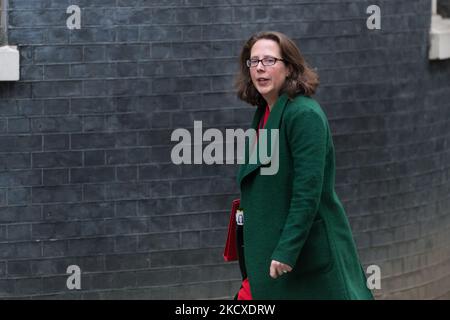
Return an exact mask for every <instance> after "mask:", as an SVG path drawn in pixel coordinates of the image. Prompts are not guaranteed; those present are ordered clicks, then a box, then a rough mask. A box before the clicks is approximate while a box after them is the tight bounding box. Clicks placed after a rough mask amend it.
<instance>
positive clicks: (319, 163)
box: [235, 32, 373, 300]
mask: <svg viewBox="0 0 450 320" xmlns="http://www.w3.org/2000/svg"><path fill="white" fill-rule="evenodd" d="M318 84H319V81H318V76H317V74H316V73H315V72H314V71H313V70H312V69H310V68H309V67H308V65H307V64H306V62H305V60H304V58H303V57H302V55H301V53H300V51H299V49H298V48H297V46H296V45H295V43H294V42H293V41H292V40H290V39H289V38H288V37H286V36H285V35H284V34H282V33H278V32H262V33H259V34H256V35H254V36H252V37H251V38H250V39H249V40H248V41H247V42H246V44H245V45H244V47H243V49H242V52H241V55H240V74H239V76H238V81H237V88H238V96H239V98H240V99H242V100H243V101H246V102H248V103H249V104H251V105H255V106H257V108H256V111H255V114H254V117H253V122H252V128H253V129H255V130H259V128H264V129H266V130H267V131H270V130H272V129H277V130H278V133H279V134H278V157H277V161H279V164H278V171H277V172H276V174H272V175H268V174H266V175H264V174H261V173H260V170H261V169H262V167H266V165H262V164H261V163H260V162H259V161H258V162H257V164H256V165H255V164H249V163H248V152H249V151H248V145H246V151H245V152H246V163H244V164H242V165H241V166H240V168H239V173H238V176H237V181H238V184H239V186H240V190H241V203H240V207H241V209H242V211H243V225H242V226H241V227H239V228H238V237H237V239H238V242H239V239H241V240H240V241H241V244H240V246H239V250H238V251H239V252H240V257H239V260H240V266H241V271H242V276H243V283H242V285H241V288H240V290H239V292H238V293H237V294H236V297H235V299H238V300H240V299H373V296H372V293H371V292H370V290H369V289H368V288H367V286H366V276H365V273H364V270H363V268H362V266H361V264H360V262H359V258H358V254H357V250H356V246H355V244H354V241H353V238H352V234H351V229H350V225H349V223H348V220H347V218H346V214H345V211H344V208H343V206H342V204H341V202H340V200H339V198H338V196H337V195H336V193H335V189H334V182H335V181H334V180H335V155H334V146H333V141H332V137H331V131H330V128H329V124H328V120H327V118H326V116H325V114H324V112H323V111H322V109H321V107H320V106H319V104H318V103H317V102H316V101H315V100H314V99H312V98H311V96H312V95H313V94H314V92H315V90H316V88H317V86H318ZM267 136H270V132H269V133H268V134H267ZM258 144H259V142H258V141H257V142H256V145H258ZM272 156H273V155H272ZM272 160H273V159H272ZM244 248H245V250H244Z"/></svg>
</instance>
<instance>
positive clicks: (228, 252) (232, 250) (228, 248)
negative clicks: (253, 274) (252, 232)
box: [223, 199, 241, 261]
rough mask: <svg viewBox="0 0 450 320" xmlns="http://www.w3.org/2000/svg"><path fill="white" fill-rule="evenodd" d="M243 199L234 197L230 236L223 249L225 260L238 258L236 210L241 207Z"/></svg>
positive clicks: (229, 229) (229, 227)
mask: <svg viewBox="0 0 450 320" xmlns="http://www.w3.org/2000/svg"><path fill="white" fill-rule="evenodd" d="M240 204H241V199H234V200H233V202H232V206H231V213H230V223H229V224H228V236H227V242H226V243H225V250H224V251H223V258H224V259H225V261H235V260H238V254H237V244H236V211H237V210H238V209H239V206H240Z"/></svg>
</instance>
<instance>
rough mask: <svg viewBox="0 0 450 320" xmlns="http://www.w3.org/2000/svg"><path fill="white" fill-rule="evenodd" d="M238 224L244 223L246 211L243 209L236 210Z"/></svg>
mask: <svg viewBox="0 0 450 320" xmlns="http://www.w3.org/2000/svg"><path fill="white" fill-rule="evenodd" d="M236 224H237V225H238V226H242V225H244V211H241V210H237V211H236Z"/></svg>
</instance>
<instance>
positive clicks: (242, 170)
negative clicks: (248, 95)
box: [237, 93, 289, 185]
mask: <svg viewBox="0 0 450 320" xmlns="http://www.w3.org/2000/svg"><path fill="white" fill-rule="evenodd" d="M288 100H289V98H288V96H287V94H286V93H284V94H282V95H281V96H279V97H278V99H277V101H276V103H275V105H274V106H273V108H272V111H271V112H270V114H269V118H268V119H267V122H266V125H265V127H264V129H268V133H269V134H268V136H270V129H279V128H280V123H281V117H282V115H283V111H284V109H285V107H286V105H287V102H288ZM264 112H265V106H264V107H261V106H259V107H258V108H257V110H256V111H255V114H254V116H253V121H252V125H251V128H253V129H255V130H257V127H258V124H259V121H260V120H261V117H262V116H263V115H264ZM247 140H248V139H246V143H245V150H244V154H245V158H244V159H245V162H244V163H243V164H241V165H240V167H239V172H238V175H237V181H238V184H239V185H240V184H241V182H242V180H243V179H244V177H246V176H247V175H249V174H250V173H251V172H253V171H255V170H256V169H258V168H259V167H260V166H262V165H265V164H267V163H261V162H260V161H259V159H258V160H257V162H256V163H254V164H251V163H249V142H248V141H247ZM257 144H259V141H258V143H257ZM256 150H257V146H256V147H255V148H253V151H252V152H256ZM272 156H273V155H272V154H271V155H270V156H269V161H268V162H270V160H271V158H272Z"/></svg>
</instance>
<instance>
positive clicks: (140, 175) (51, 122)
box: [0, 0, 450, 299]
mask: <svg viewBox="0 0 450 320" xmlns="http://www.w3.org/2000/svg"><path fill="white" fill-rule="evenodd" d="M70 4H77V5H79V6H80V7H81V9H82V15H81V18H82V27H81V30H68V29H67V27H66V18H67V17H68V15H67V14H66V8H67V7H68V6H69V5H70ZM371 4H377V5H379V6H380V7H381V13H382V25H381V27H382V29H381V30H368V29H367V28H366V18H367V17H368V15H367V14H366V8H367V7H368V6H369V5H371ZM9 7H10V11H9V42H10V43H11V44H18V45H19V46H20V51H21V66H22V67H21V81H19V82H15V83H0V297H21V298H45V297H48V298H74V299H94V298H95V299H97V298H145V299H166V298H167V299H175V298H227V297H228V298H229V297H231V296H232V295H233V294H234V293H235V291H236V290H237V289H238V287H239V277H240V275H239V271H238V266H237V264H236V263H224V262H223V259H222V256H221V254H222V250H223V244H224V241H225V237H226V226H227V222H228V221H227V220H228V210H229V208H230V204H231V200H232V199H234V198H235V197H236V196H238V192H239V190H238V188H237V185H236V183H235V175H236V170H237V167H236V166H235V165H213V166H208V165H190V166H189V165H184V166H176V165H173V164H172V163H171V161H170V150H171V148H172V146H173V145H174V143H172V142H171V141H170V134H171V132H172V131H173V130H174V129H175V128H179V127H183V128H188V129H190V130H191V131H192V128H193V121H194V120H201V121H203V126H204V128H206V127H217V128H221V129H224V128H238V127H243V128H245V127H246V126H247V125H248V124H249V121H250V120H251V116H252V114H253V109H252V108H251V107H248V106H246V105H244V104H243V103H241V102H239V101H237V99H236V98H235V95H234V91H233V88H232V82H233V76H234V74H235V72H236V66H237V64H236V60H237V55H238V53H239V50H240V47H241V45H242V43H243V41H244V40H245V39H247V38H248V37H249V36H250V34H252V33H253V32H255V31H259V30H264V29H275V30H279V31H282V32H285V33H286V34H288V35H289V36H291V37H293V38H294V39H295V40H296V41H297V43H298V44H299V46H300V48H301V49H302V51H303V52H304V54H305V55H306V57H307V60H308V61H309V62H310V64H311V65H312V66H314V67H316V68H317V69H318V72H319V74H320V76H321V81H322V84H321V87H320V90H319V92H318V95H317V99H318V100H319V102H320V103H321V105H322V107H323V109H324V110H325V112H326V114H327V115H328V117H329V120H330V125H331V127H332V130H333V135H334V142H335V146H336V161H337V177H336V184H337V193H338V195H339V196H340V197H341V199H342V202H343V204H344V207H345V208H346V210H347V213H348V216H349V219H350V222H351V225H352V228H353V230H354V235H355V238H356V241H357V244H358V248H359V252H360V255H361V258H362V261H363V264H364V265H365V266H368V265H370V264H377V265H379V266H380V267H381V272H382V280H381V285H382V289H381V290H377V291H375V295H376V296H377V297H378V298H382V299H395V298H445V297H447V298H450V250H449V249H450V236H449V234H450V233H449V232H448V231H449V230H448V229H449V227H450V209H449V208H450V203H449V197H448V195H449V189H450V167H449V163H450V142H449V138H450V126H449V120H450V60H446V61H437V62H430V61H429V60H428V58H427V55H428V41H429V36H428V29H429V24H430V17H431V4H430V1H428V0H415V1H410V0H408V1H407V0H402V1H376V2H375V3H373V2H372V1H295V0H284V1H277V2H276V3H275V2H273V1H245V0H240V1H238V0H228V1H212V0H197V1H195V0H166V1H156V0H155V1H152V0H147V1H146V0H128V1H127V0H117V1H111V0H77V1H68V0H64V1H63V0H10V1H9ZM74 264H75V265H79V266H80V268H81V271H82V277H81V287H82V290H79V291H76V290H74V291H70V290H68V289H67V288H66V279H67V277H68V275H67V274H66V269H67V267H68V266H69V265H74Z"/></svg>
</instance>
